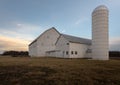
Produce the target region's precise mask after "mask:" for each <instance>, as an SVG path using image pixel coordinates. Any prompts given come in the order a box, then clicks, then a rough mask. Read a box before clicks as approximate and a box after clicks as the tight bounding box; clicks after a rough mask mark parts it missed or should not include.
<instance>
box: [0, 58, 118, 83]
mask: <svg viewBox="0 0 120 85" xmlns="http://www.w3.org/2000/svg"><path fill="white" fill-rule="evenodd" d="M0 85H120V60H113V59H112V60H109V61H96V60H87V59H59V58H29V57H26V58H25V57H24V58H20V57H0Z"/></svg>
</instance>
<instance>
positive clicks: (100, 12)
mask: <svg viewBox="0 0 120 85" xmlns="http://www.w3.org/2000/svg"><path fill="white" fill-rule="evenodd" d="M108 15H109V11H108V8H107V7H106V6H104V5H100V6H98V7H96V8H95V9H94V11H93V12H92V58H93V59H95V60H109V53H108V52H109V39H108V35H109V33H108V28H109V27H108V26H109V25H108Z"/></svg>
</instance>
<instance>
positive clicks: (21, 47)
mask: <svg viewBox="0 0 120 85" xmlns="http://www.w3.org/2000/svg"><path fill="white" fill-rule="evenodd" d="M99 5H105V6H107V7H108V9H109V50H110V51H120V33H119V32H120V29H119V28H120V24H119V22H120V20H119V19H118V17H119V15H120V11H119V9H118V8H119V7H120V1H119V0H114V1H113V0H96V1H83V0H66V1H64V0H59V1H56V0H44V1H43V0H34V1H33V0H21V1H16V0H1V1H0V10H1V11H0V12H1V15H0V18H1V19H0V53H2V52H3V51H6V50H15V51H28V45H29V44H30V43H31V42H32V41H33V40H34V39H36V38H37V37H38V36H39V35H40V34H41V33H43V32H44V31H45V30H47V29H49V28H51V27H55V28H56V29H57V30H58V31H59V32H60V33H63V34H68V35H72V36H76V37H81V38H88V39H91V36H92V34H91V29H92V28H91V23H92V20H91V18H92V17H91V14H92V12H93V10H94V9H95V8H96V7H97V6H99Z"/></svg>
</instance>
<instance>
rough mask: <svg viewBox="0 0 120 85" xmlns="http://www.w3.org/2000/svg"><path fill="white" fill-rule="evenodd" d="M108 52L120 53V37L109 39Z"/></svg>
mask: <svg viewBox="0 0 120 85" xmlns="http://www.w3.org/2000/svg"><path fill="white" fill-rule="evenodd" d="M109 45H110V47H109V48H110V50H113V51H120V37H116V38H110V43H109Z"/></svg>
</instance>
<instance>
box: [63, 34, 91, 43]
mask: <svg viewBox="0 0 120 85" xmlns="http://www.w3.org/2000/svg"><path fill="white" fill-rule="evenodd" d="M61 35H63V37H64V38H66V39H67V40H68V41H69V42H73V43H81V44H88V45H91V43H92V41H91V40H90V39H85V38H80V37H75V36H71V35H66V34H61Z"/></svg>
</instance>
